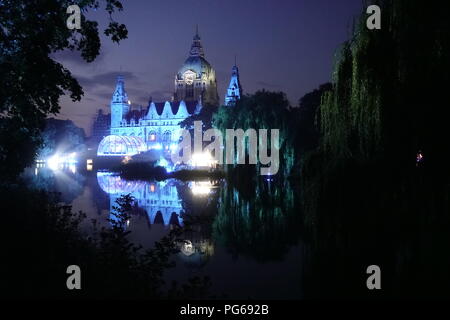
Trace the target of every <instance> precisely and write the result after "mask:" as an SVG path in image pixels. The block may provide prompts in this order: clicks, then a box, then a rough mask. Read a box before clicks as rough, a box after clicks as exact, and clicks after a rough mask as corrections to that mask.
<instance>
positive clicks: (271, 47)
mask: <svg viewBox="0 0 450 320" xmlns="http://www.w3.org/2000/svg"><path fill="white" fill-rule="evenodd" d="M122 3H123V5H124V11H123V12H121V13H118V14H116V15H115V16H114V17H115V19H116V20H117V21H119V22H121V23H124V24H125V25H126V26H127V28H128V32H129V34H128V39H126V40H124V41H122V42H121V43H120V44H119V45H117V44H113V43H112V42H111V41H110V40H108V39H107V38H106V37H104V36H103V35H102V51H101V55H100V56H99V57H98V58H97V60H96V61H95V62H93V63H86V62H84V61H83V60H82V59H81V58H80V57H79V55H78V54H75V53H72V52H62V53H60V54H57V55H56V58H57V60H58V61H60V62H62V63H63V64H64V65H65V66H66V67H68V68H69V70H71V71H72V73H73V74H74V75H75V76H76V78H77V79H78V80H79V81H80V83H81V85H82V86H83V89H84V92H85V95H84V97H83V99H82V101H81V102H77V103H73V102H71V101H70V99H69V98H68V97H65V98H64V99H62V101H61V105H62V108H61V113H60V115H59V118H61V119H71V120H73V121H74V122H75V123H76V124H77V125H78V126H81V127H83V128H84V129H85V130H86V133H87V134H88V135H89V134H90V131H91V130H90V126H91V123H92V118H93V115H94V114H95V113H96V111H97V110H98V109H99V108H103V109H104V110H105V111H106V112H109V102H110V100H111V95H112V93H113V90H114V86H115V80H116V76H117V75H118V74H119V73H121V74H123V75H124V76H125V86H126V90H127V92H128V97H129V99H130V100H131V102H132V104H133V105H143V106H147V104H148V103H147V101H148V99H149V97H150V96H152V98H153V100H154V101H165V100H170V97H171V96H172V94H173V87H174V84H173V82H174V77H175V74H176V73H177V71H178V69H179V68H180V67H181V65H182V64H183V62H184V60H185V59H186V58H187V56H188V52H189V49H190V46H191V43H192V37H193V36H194V33H195V28H196V25H197V24H198V26H199V34H200V37H201V38H202V43H203V47H204V49H205V54H206V59H207V60H208V61H209V62H210V63H211V65H212V66H213V68H214V69H215V70H216V75H217V82H218V87H219V96H220V99H221V101H222V100H223V98H224V92H225V90H226V87H227V86H228V83H229V79H230V73H231V67H232V66H233V64H234V56H235V55H237V64H238V66H239V71H240V76H241V84H242V86H243V90H244V93H253V92H255V91H256V90H258V89H263V88H265V89H267V90H272V91H283V92H285V93H286V94H287V96H288V98H289V100H290V102H291V104H292V105H297V104H298V100H299V99H300V98H301V97H302V96H303V95H304V94H305V93H307V92H309V91H311V90H313V89H315V88H317V87H318V86H319V85H320V84H322V83H324V82H327V81H330V77H331V71H332V65H333V56H334V53H335V52H336V49H337V48H338V47H339V45H340V44H341V43H342V42H344V41H345V40H347V39H348V38H349V35H350V32H351V26H352V21H353V19H354V18H355V17H356V16H357V15H358V14H359V13H360V12H361V11H362V5H363V3H362V0H340V1H336V0H278V1H276V0H227V1H223V0H132V1H130V0H128V1H127V0H123V1H122ZM88 17H89V18H92V19H95V20H98V21H99V22H100V27H104V26H105V24H106V21H107V14H106V12H105V11H98V12H92V13H89V14H88Z"/></svg>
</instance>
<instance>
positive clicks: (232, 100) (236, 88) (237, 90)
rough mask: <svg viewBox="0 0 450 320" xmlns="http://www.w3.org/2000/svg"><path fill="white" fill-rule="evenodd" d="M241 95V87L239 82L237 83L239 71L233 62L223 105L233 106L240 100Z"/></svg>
mask: <svg viewBox="0 0 450 320" xmlns="http://www.w3.org/2000/svg"><path fill="white" fill-rule="evenodd" d="M241 95H242V87H241V82H240V81H239V69H238V67H237V65H236V61H235V63H234V66H233V68H232V69H231V80H230V85H229V86H228V89H227V95H226V96H225V105H226V106H234V105H235V104H236V102H237V101H238V100H239V99H241Z"/></svg>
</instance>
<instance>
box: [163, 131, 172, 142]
mask: <svg viewBox="0 0 450 320" xmlns="http://www.w3.org/2000/svg"><path fill="white" fill-rule="evenodd" d="M171 140H172V132H170V131H166V132H164V135H163V141H164V142H169V141H171Z"/></svg>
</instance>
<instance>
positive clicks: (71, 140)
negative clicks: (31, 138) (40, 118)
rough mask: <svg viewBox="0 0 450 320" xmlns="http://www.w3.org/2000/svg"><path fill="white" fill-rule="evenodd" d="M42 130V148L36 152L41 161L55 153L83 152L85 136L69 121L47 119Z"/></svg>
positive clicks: (81, 130)
mask: <svg viewBox="0 0 450 320" xmlns="http://www.w3.org/2000/svg"><path fill="white" fill-rule="evenodd" d="M45 123H46V125H45V129H44V130H43V132H42V134H41V137H42V140H43V142H42V147H41V148H40V149H39V151H38V155H39V157H40V158H41V159H46V158H47V157H49V156H51V155H53V154H55V152H56V151H60V152H63V153H70V152H83V151H85V149H86V146H85V144H84V142H85V138H86V134H85V133H84V130H83V129H82V128H79V127H77V126H76V125H75V124H74V123H73V122H72V121H71V120H57V119H53V118H50V119H47V120H46V121H45Z"/></svg>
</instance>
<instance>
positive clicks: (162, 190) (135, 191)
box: [97, 172, 183, 226]
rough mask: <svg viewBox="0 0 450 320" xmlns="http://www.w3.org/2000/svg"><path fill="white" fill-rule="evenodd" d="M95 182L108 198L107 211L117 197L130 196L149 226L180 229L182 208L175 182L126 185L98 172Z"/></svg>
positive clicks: (126, 183)
mask: <svg viewBox="0 0 450 320" xmlns="http://www.w3.org/2000/svg"><path fill="white" fill-rule="evenodd" d="M97 182H98V184H99V186H100V188H101V189H102V190H103V191H104V192H106V193H108V194H109V202H110V211H113V206H116V205H117V204H116V200H117V199H118V198H119V197H120V196H122V195H124V194H130V195H131V196H132V197H133V198H134V200H135V205H136V206H137V207H139V209H140V210H145V212H146V213H147V216H148V219H149V223H150V224H157V223H163V224H164V225H165V226H169V225H171V224H172V225H173V224H176V225H179V226H183V217H182V216H183V206H182V203H181V199H180V197H179V195H178V190H177V186H176V184H175V183H174V181H172V180H168V181H161V182H146V181H128V180H124V179H122V178H121V177H120V176H119V175H115V174H113V173H110V172H97Z"/></svg>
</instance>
